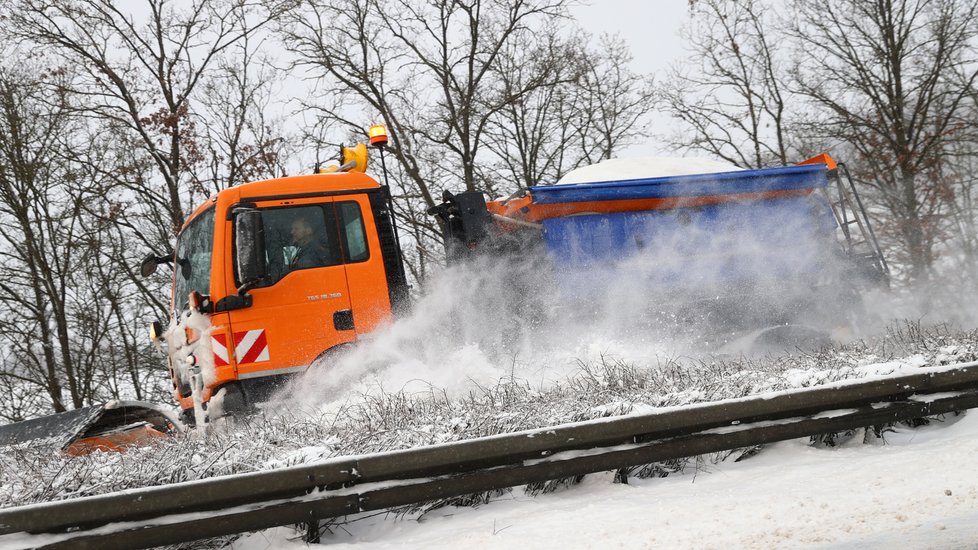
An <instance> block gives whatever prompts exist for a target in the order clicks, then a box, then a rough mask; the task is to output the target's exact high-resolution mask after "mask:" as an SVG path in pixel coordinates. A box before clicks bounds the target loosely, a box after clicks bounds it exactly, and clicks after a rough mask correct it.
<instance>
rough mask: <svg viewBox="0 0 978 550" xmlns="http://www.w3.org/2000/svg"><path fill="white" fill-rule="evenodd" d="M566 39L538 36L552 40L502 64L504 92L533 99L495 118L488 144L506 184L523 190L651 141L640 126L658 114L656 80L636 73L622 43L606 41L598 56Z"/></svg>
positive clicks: (584, 42)
mask: <svg viewBox="0 0 978 550" xmlns="http://www.w3.org/2000/svg"><path fill="white" fill-rule="evenodd" d="M564 34H565V33H563V32H561V31H560V30H553V31H550V32H542V33H538V35H541V36H549V37H550V40H549V42H545V43H542V44H540V43H538V44H536V47H537V48H539V51H536V52H534V53H533V54H532V55H530V56H529V57H527V55H526V52H527V51H532V49H531V48H532V47H533V45H524V44H520V43H515V44H514V45H513V49H515V50H517V51H516V52H512V53H510V52H508V51H507V53H506V54H504V55H502V56H501V57H500V66H499V69H498V74H499V78H500V80H501V82H502V83H503V85H504V87H505V89H507V90H510V89H512V90H528V91H526V92H524V93H522V94H519V97H520V99H519V100H517V101H513V102H511V103H510V104H509V105H506V106H505V107H504V108H503V109H501V110H500V112H499V113H498V114H497V116H496V117H494V118H493V121H492V123H491V124H490V126H489V132H488V134H489V135H488V137H487V140H486V141H487V146H488V147H489V148H490V149H491V150H492V152H493V153H495V155H496V156H498V157H499V159H500V161H499V164H500V165H501V166H502V171H501V172H502V175H503V176H504V177H503V178H502V179H507V178H508V179H509V180H511V181H515V182H518V183H519V184H520V185H521V187H529V186H531V185H542V184H548V183H554V182H556V181H557V180H559V179H560V178H561V176H563V175H564V174H565V173H567V172H568V171H570V170H573V169H574V168H577V167H579V166H582V165H584V164H592V163H595V162H598V161H600V160H604V159H608V158H611V157H612V156H613V155H614V154H615V153H616V152H617V151H619V150H620V149H623V148H624V147H626V146H628V145H629V144H631V143H634V142H635V141H637V140H638V139H640V138H642V137H646V136H647V135H648V134H647V133H646V131H645V129H644V127H643V126H642V123H643V122H645V121H646V119H647V116H648V115H649V113H651V111H652V110H653V109H654V108H655V101H654V98H653V93H652V83H651V79H648V78H646V77H643V76H641V75H636V74H634V73H632V72H631V70H630V69H629V67H628V65H629V63H630V61H631V56H630V54H629V53H628V49H627V47H626V46H625V44H624V42H623V41H622V40H621V38H620V37H613V36H603V37H601V38H600V40H598V41H597V42H598V46H597V47H596V48H593V47H592V46H591V43H592V42H593V41H592V40H590V39H589V37H588V36H587V35H582V34H581V33H580V32H575V33H573V35H572V37H570V38H564V36H563V35H564ZM532 79H541V80H542V82H543V85H533V84H531V83H529V82H528V81H530V80H532ZM513 95H516V94H515V93H514V94H513ZM497 172H499V171H498V170H497ZM496 179H501V178H499V176H496Z"/></svg>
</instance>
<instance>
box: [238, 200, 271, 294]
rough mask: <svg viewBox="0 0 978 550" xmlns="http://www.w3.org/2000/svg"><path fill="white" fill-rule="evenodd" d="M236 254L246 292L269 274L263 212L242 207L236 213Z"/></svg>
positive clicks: (242, 287) (239, 289)
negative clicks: (266, 264)
mask: <svg viewBox="0 0 978 550" xmlns="http://www.w3.org/2000/svg"><path fill="white" fill-rule="evenodd" d="M234 256H235V262H236V267H237V269H238V280H239V281H241V286H240V287H238V293H239V294H244V293H245V292H247V291H248V289H249V288H251V287H253V286H255V285H256V284H258V283H259V282H261V280H262V279H264V278H265V276H266V275H267V272H266V266H265V227H264V225H262V221H261V212H259V211H258V210H253V209H241V210H238V211H237V212H235V215H234Z"/></svg>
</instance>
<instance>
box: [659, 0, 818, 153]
mask: <svg viewBox="0 0 978 550" xmlns="http://www.w3.org/2000/svg"><path fill="white" fill-rule="evenodd" d="M809 4H811V5H814V3H809ZM691 10H692V14H693V17H692V20H691V23H690V25H689V26H688V27H686V28H685V29H684V31H683V35H684V38H685V39H686V41H687V43H688V47H689V48H690V50H691V56H690V59H689V63H687V64H686V65H684V66H680V67H677V68H674V69H673V70H672V72H671V74H670V77H669V79H668V85H667V86H665V87H664V88H663V90H662V100H663V104H664V105H665V108H666V109H667V110H668V112H669V113H670V114H672V116H674V117H676V118H678V119H679V120H680V121H681V122H682V126H681V128H680V129H679V130H678V131H677V132H676V133H675V135H673V136H672V138H671V140H672V143H673V145H675V146H676V147H678V148H681V149H687V150H693V151H703V152H706V153H709V154H710V155H713V156H716V157H719V158H722V159H724V160H726V161H728V162H731V163H733V164H735V165H737V166H741V167H750V168H759V167H762V166H769V165H779V166H781V165H784V164H787V162H788V154H789V153H788V152H789V144H788V141H789V140H788V134H787V130H786V115H787V108H786V107H787V102H786V97H787V96H788V94H787V91H786V90H785V89H784V87H785V83H786V81H787V77H788V73H787V70H785V69H783V68H782V65H781V62H780V60H779V59H778V56H777V52H776V49H775V46H776V45H777V44H778V42H779V33H778V31H777V29H772V28H771V26H770V22H769V20H770V13H769V8H767V7H766V6H765V5H764V3H763V2H762V1H760V0H745V1H742V2H729V1H727V0H698V1H697V2H695V3H694V4H691Z"/></svg>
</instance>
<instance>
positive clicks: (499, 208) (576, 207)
mask: <svg viewBox="0 0 978 550" xmlns="http://www.w3.org/2000/svg"><path fill="white" fill-rule="evenodd" d="M803 164H825V165H826V166H827V167H828V169H829V170H835V169H836V167H837V165H836V162H835V160H834V159H832V157H830V156H829V155H827V154H825V153H823V154H821V155H818V156H816V157H812V158H810V159H807V160H804V161H802V162H799V163H798V165H803ZM811 192H812V190H811V189H789V190H776V191H762V192H756V193H731V194H725V195H714V196H696V197H669V198H658V199H637V200H616V201H600V202H565V203H558V204H534V202H533V196H532V194H529V193H528V194H526V195H524V196H522V197H519V198H516V199H512V200H503V201H489V202H487V203H486V208H487V209H488V210H489V212H490V213H491V214H495V215H496V216H497V217H496V220H497V221H499V222H500V223H501V225H505V226H510V227H515V225H514V224H508V223H507V222H506V218H508V219H511V220H517V221H520V222H531V223H532V222H540V221H543V220H546V219H550V218H560V217H564V216H574V215H580V214H611V213H615V212H640V211H645V210H666V209H670V208H695V207H698V206H709V205H714V204H721V203H726V202H744V201H753V200H763V199H775V198H786V197H799V196H805V195H808V194H810V193H811Z"/></svg>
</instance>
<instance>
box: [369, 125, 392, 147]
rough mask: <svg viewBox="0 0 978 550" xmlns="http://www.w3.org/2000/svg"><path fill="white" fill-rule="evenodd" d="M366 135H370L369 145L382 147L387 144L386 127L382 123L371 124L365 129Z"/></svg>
mask: <svg viewBox="0 0 978 550" xmlns="http://www.w3.org/2000/svg"><path fill="white" fill-rule="evenodd" d="M367 135H368V136H370V145H372V146H374V147H383V146H385V145H387V128H386V127H385V126H384V125H382V124H377V125H374V126H371V127H370V129H368V130H367Z"/></svg>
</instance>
